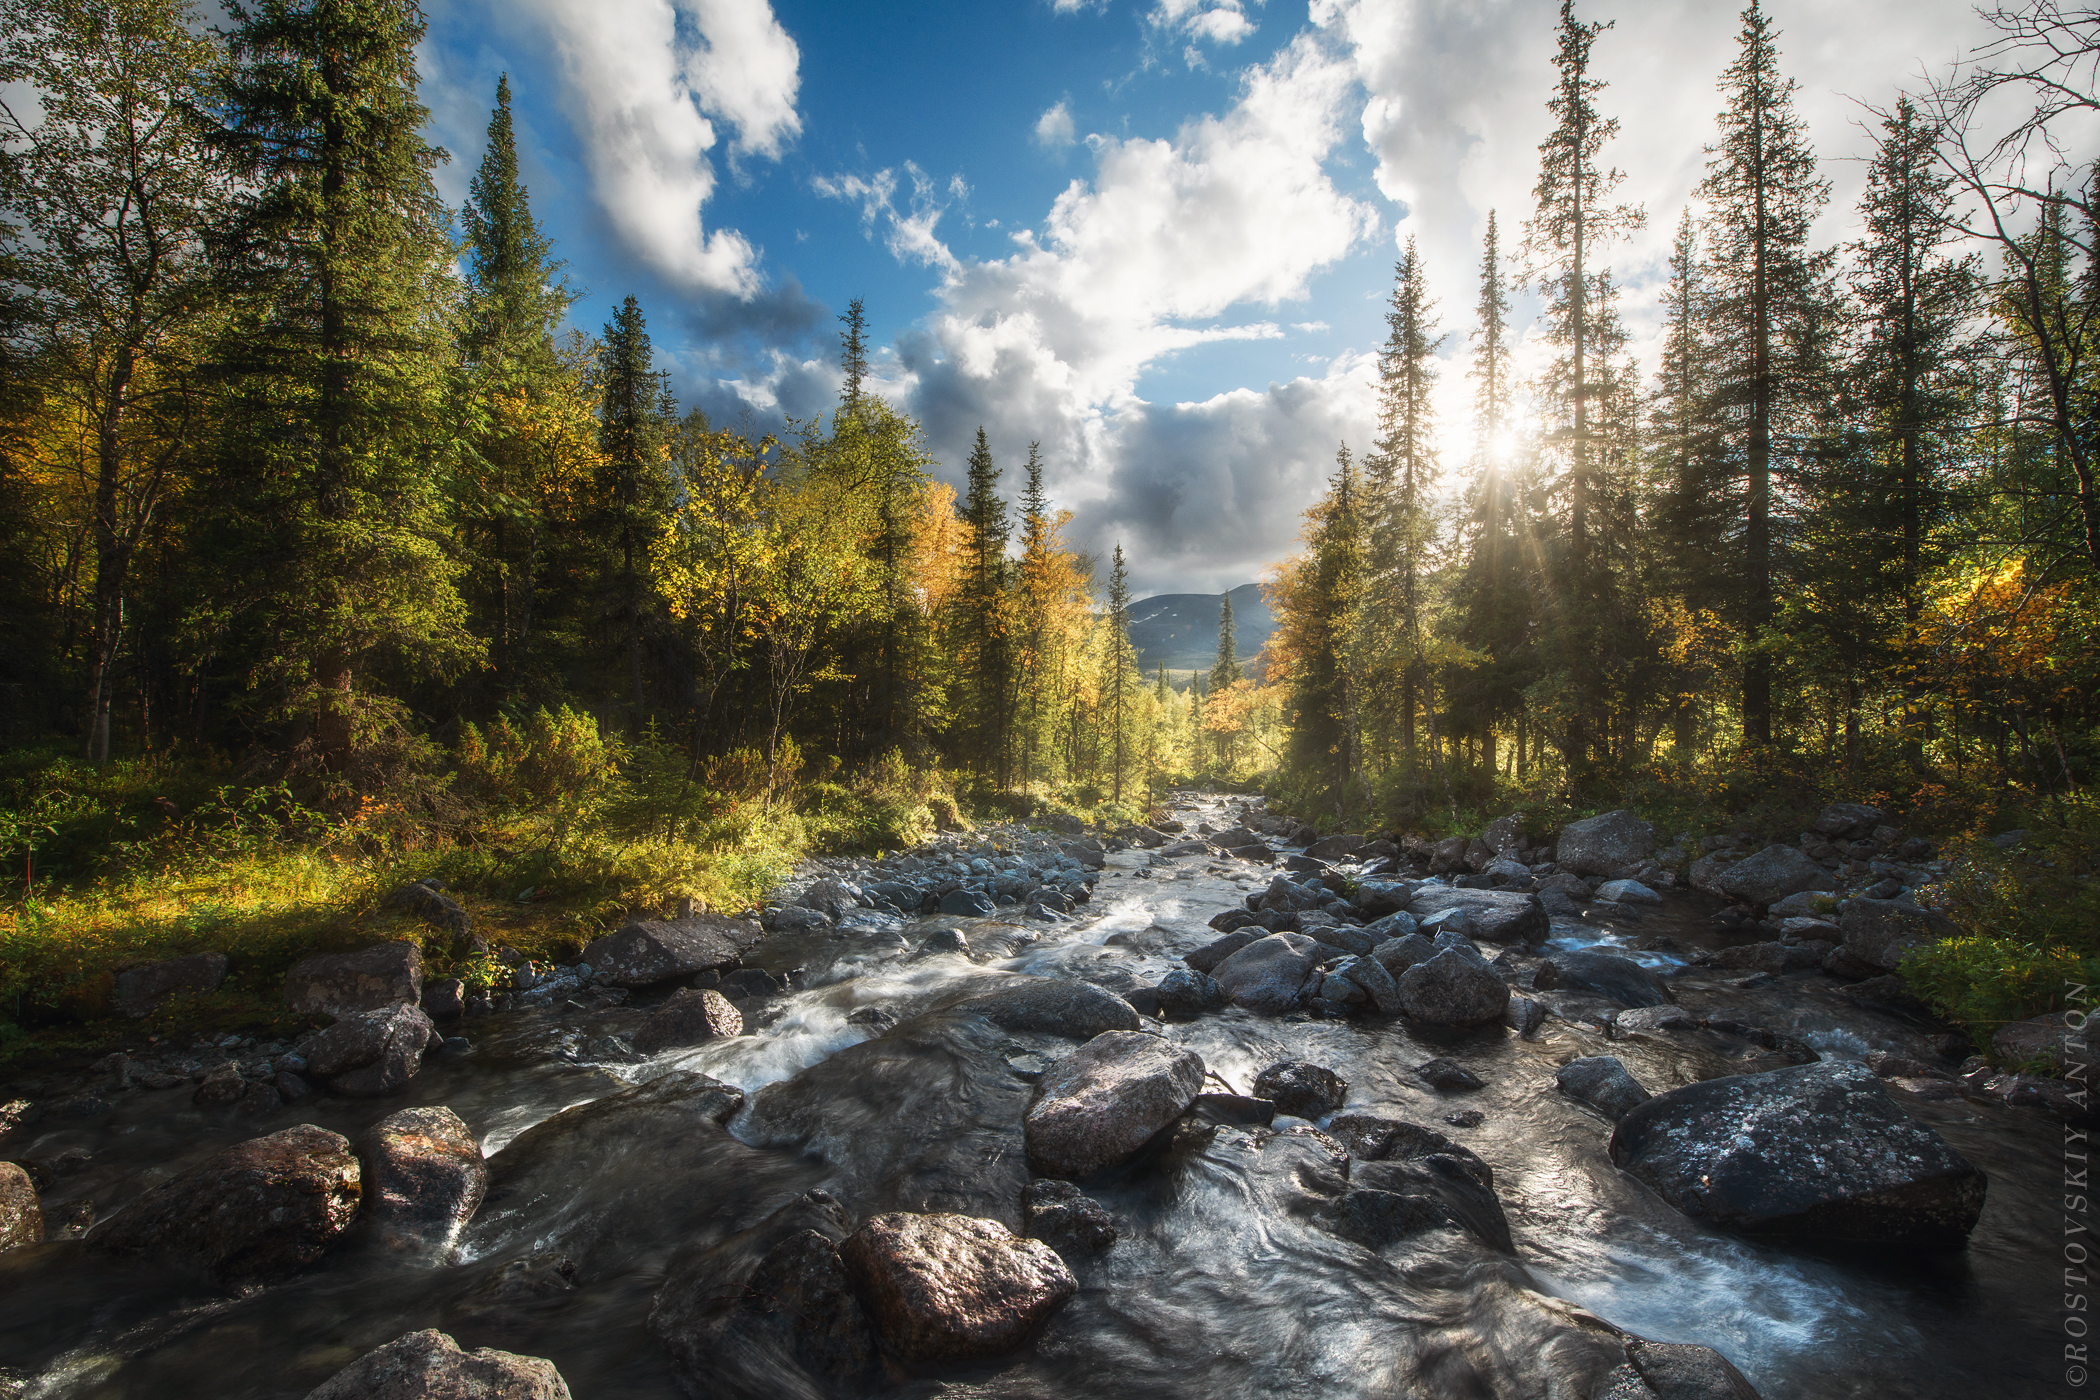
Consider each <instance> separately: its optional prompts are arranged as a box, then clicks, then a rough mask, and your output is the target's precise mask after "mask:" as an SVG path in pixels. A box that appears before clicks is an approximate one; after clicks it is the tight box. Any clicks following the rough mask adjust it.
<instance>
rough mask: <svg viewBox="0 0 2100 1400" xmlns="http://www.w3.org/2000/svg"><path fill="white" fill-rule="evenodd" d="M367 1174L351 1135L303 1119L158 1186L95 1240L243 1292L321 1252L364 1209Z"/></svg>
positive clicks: (92, 1240)
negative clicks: (187, 1269) (192, 1270)
mask: <svg viewBox="0 0 2100 1400" xmlns="http://www.w3.org/2000/svg"><path fill="white" fill-rule="evenodd" d="M361 1177H362V1174H361V1171H360V1168H359V1166H358V1161H357V1155H356V1154H355V1153H354V1152H352V1151H351V1150H350V1144H349V1142H348V1141H347V1140H345V1139H344V1138H342V1137H340V1136H338V1135H337V1134H335V1133H331V1132H328V1131H326V1130H325V1129H322V1128H316V1127H314V1126H313V1125H312V1124H310V1123H302V1124H300V1125H298V1126H297V1127H292V1128H286V1129H284V1130H283V1131H282V1132H276V1133H272V1134H270V1135H269V1136H268V1137H260V1138H251V1139H249V1140H248V1141H247V1142H243V1143H236V1144H235V1145H234V1146H232V1147H229V1148H227V1149H226V1150H225V1151H224V1152H220V1153H218V1154H217V1155H215V1156H213V1157H210V1158H207V1159H206V1160H205V1161H203V1162H200V1163H198V1164H197V1165H196V1166H194V1167H191V1168H190V1169H189V1170H188V1171H186V1172H183V1173H182V1174H181V1175H180V1176H177V1177H175V1178H174V1179H173V1180H172V1181H167V1182H163V1183H162V1184H161V1185H159V1186H156V1187H154V1188H153V1189H152V1190H150V1191H147V1192H146V1193H145V1194H144V1195H142V1196H139V1197H138V1198H137V1199H135V1200H133V1201H132V1202H131V1203H130V1204H129V1205H126V1206H125V1207H124V1208H123V1209H122V1210H120V1211H118V1212H117V1213H116V1214H115V1215H114V1216H111V1217H110V1218H109V1219H108V1220H107V1221H105V1222H104V1223H103V1224H102V1225H101V1226H100V1227H99V1228H98V1229H96V1230H95V1232H94V1233H93V1234H92V1235H90V1236H89V1237H88V1244H89V1247H90V1248H92V1249H94V1250H96V1251H98V1252H101V1253H105V1254H114V1255H120V1256H121V1255H134V1256H153V1257H157V1258H162V1259H166V1260H169V1261H171V1262H174V1263H178V1264H182V1265H185V1266H187V1267H191V1268H195V1269H198V1270H200V1271H202V1272H204V1273H205V1274H207V1275H208V1276H209V1277H210V1278H211V1279H212V1280H213V1281H214V1282H215V1283H217V1284H218V1285H219V1286H220V1287H222V1288H226V1289H228V1290H230V1291H233V1292H236V1293H238V1292H245V1291H247V1290H249V1289H250V1288H252V1287H253V1286H254V1285H256V1284H259V1283H267V1282H273V1281H275V1280H277V1279H279V1278H283V1277H285V1276H287V1275H289V1274H291V1273H293V1272H295V1271H297V1270H299V1269H302V1268H304V1267H306V1266H307V1265H308V1264H311V1263H313V1262H314V1261H315V1260H316V1259H318V1258H320V1257H321V1253H322V1251H324V1250H325V1249H327V1248H328V1246H329V1245H330V1244H331V1243H332V1242H333V1241H334V1240H335V1238H336V1236H338V1235H340V1234H341V1233H342V1232H343V1230H344V1229H345V1228H347V1227H348V1226H349V1224H350V1221H351V1219H352V1217H354V1216H355V1215H356V1213H357V1207H358V1201H359V1197H360V1195H361Z"/></svg>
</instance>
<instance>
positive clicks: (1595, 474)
mask: <svg viewBox="0 0 2100 1400" xmlns="http://www.w3.org/2000/svg"><path fill="white" fill-rule="evenodd" d="M1610 27H1611V26H1610V25H1609V24H1581V23H1578V22H1577V21H1576V19H1575V6H1574V3H1573V0H1562V4H1561V7H1560V35H1559V48H1558V50H1557V52H1556V53H1555V55H1554V59H1553V67H1554V71H1555V73H1556V74H1557V75H1558V76H1557V79H1556V81H1555V84H1554V89H1553V96H1552V98H1550V99H1549V100H1548V101H1547V103H1546V108H1547V110H1548V111H1549V112H1550V113H1551V114H1552V116H1553V121H1554V128H1553V132H1552V134H1551V135H1549V136H1548V137H1547V138H1546V140H1545V141H1544V142H1543V143H1541V144H1540V146H1539V180H1538V184H1537V186H1536V187H1535V188H1534V190H1533V196H1534V197H1535V198H1536V200H1537V201H1538V210H1537V213H1536V214H1535V215H1534V216H1533V217H1532V219H1531V221H1530V222H1529V223H1527V224H1526V225H1525V228H1524V252H1525V257H1526V261H1527V263H1528V267H1529V276H1530V278H1531V280H1532V282H1533V284H1534V285H1535V286H1537V287H1538V288H1539V290H1540V291H1541V292H1543V293H1544V296H1545V313H1546V323H1547V331H1548V335H1549V337H1550V338H1551V340H1552V343H1553V344H1555V345H1556V346H1558V347H1559V348H1560V351H1561V353H1560V355H1559V357H1558V358H1557V359H1556V360H1555V361H1554V363H1553V365H1552V367H1551V369H1550V370H1549V371H1548V373H1547V375H1546V389H1547V393H1548V396H1549V400H1550V409H1551V412H1552V415H1553V417H1554V418H1556V419H1558V420H1559V422H1558V426H1557V428H1556V430H1555V432H1554V435H1553V436H1554V442H1555V445H1556V447H1557V448H1558V449H1559V455H1560V457H1561V459H1562V461H1563V463H1564V466H1563V470H1562V473H1561V491H1562V494H1563V496H1564V499H1565V506H1564V517H1565V522H1566V523H1565V527H1564V535H1565V539H1564V543H1563V545H1562V552H1563V558H1562V559H1561V561H1560V568H1559V570H1558V575H1559V576H1558V577H1557V578H1555V579H1554V580H1553V590H1552V592H1553V603H1554V606H1555V609H1556V612H1557V617H1556V619H1555V627H1556V632H1557V638H1556V640H1557V642H1558V648H1557V649H1558V651H1559V654H1560V658H1561V663H1562V665H1563V666H1564V667H1565V669H1566V671H1567V674H1568V678H1569V689H1570V691H1571V692H1572V704H1571V708H1570V712H1569V715H1568V721H1567V727H1566V730H1565V732H1564V735H1563V737H1562V748H1563V751H1564V753H1565V755H1566V758H1567V764H1568V771H1569V776H1570V778H1571V779H1573V780H1574V781H1576V782H1577V783H1578V784H1579V783H1581V782H1583V781H1585V780H1586V779H1587V777H1588V775H1589V773H1590V771H1591V768H1592V764H1593V759H1594V754H1593V752H1592V749H1593V745H1594V743H1595V739H1596V736H1597V735H1598V733H1599V732H1600V728H1601V726H1602V724H1603V711H1604V708H1605V700H1604V696H1603V694H1602V681H1601V677H1600V674H1599V667H1598V664H1597V653H1598V649H1599V647H1600V645H1601V642H1602V637H1601V633H1602V628H1603V625H1604V614H1605V613H1606V611H1607V610H1608V608H1609V606H1610V602H1609V593H1610V578H1609V573H1608V570H1607V568H1606V566H1605V563H1604V560H1603V558H1602V557H1601V554H1600V550H1599V548H1598V541H1597V540H1596V538H1595V534H1596V530H1597V526H1598V525H1599V524H1601V523H1602V522H1601V521H1600V520H1599V519H1598V514H1599V510H1600V506H1601V501H1600V497H1602V496H1603V495H1604V493H1605V490H1606V486H1605V480H1604V478H1605V474H1606V472H1607V471H1608V470H1609V466H1610V462H1609V446H1608V444H1606V443H1605V442H1604V441H1602V438H1603V436H1604V434H1603V432H1602V429H1601V425H1600V424H1599V422H1598V421H1597V416H1598V414H1597V406H1598V400H1599V399H1600V398H1603V397H1605V396H1607V395H1609V394H1610V392H1611V391H1612V383H1611V370H1610V361H1611V357H1612V356H1613V355H1614V354H1616V353H1617V352H1618V351H1619V349H1620V348H1621V346H1622V345H1623V344H1624V332H1623V330H1621V329H1620V327H1619V323H1618V317H1617V312H1616V309H1615V307H1614V304H1613V302H1614V290H1613V287H1612V283H1611V277H1610V273H1609V271H1608V270H1606V269H1604V268H1603V266H1602V258H1601V254H1602V252H1603V250H1604V249H1605V248H1606V247H1607V246H1608V245H1609V244H1610V243H1611V242H1612V241H1614V240H1615V239H1618V238H1620V237H1623V236H1624V235H1625V234H1626V233H1627V232H1628V231H1630V230H1632V229H1635V228H1638V227H1639V226H1640V225H1641V224H1642V222H1643V221H1644V216H1643V215H1642V213H1641V211H1640V210H1639V209H1638V208H1636V207H1634V206H1631V205H1623V204H1621V205H1609V204H1607V203H1606V201H1607V200H1609V199H1610V198H1611V195H1612V191H1614V190H1615V189H1617V188H1618V186H1619V184H1620V182H1621V181H1622V180H1623V179H1624V178H1625V176H1624V174H1623V172H1621V171H1619V170H1617V169H1614V168H1611V167H1608V166H1605V165H1602V164H1601V163H1600V159H1599V158H1600V156H1601V155H1602V153H1603V149H1604V143H1605V142H1607V141H1609V140H1610V139H1611V138H1612V137H1613V136H1616V135H1617V134H1618V131H1619V122H1618V119H1617V118H1616V117H1613V118H1609V119H1607V118H1605V117H1603V116H1601V115H1600V114H1599V113H1598V111H1597V106H1596V98H1597V94H1598V93H1600V92H1602V91H1603V89H1604V86H1605V84H1604V82H1603V80H1602V79H1600V78H1597V77H1595V76H1594V75H1593V74H1592V71H1591V61H1590V51H1591V49H1592V47H1593V46H1594V45H1595V44H1596V40H1597V36H1598V35H1599V34H1601V33H1603V32H1604V31H1605V30H1606V29H1609V28H1610Z"/></svg>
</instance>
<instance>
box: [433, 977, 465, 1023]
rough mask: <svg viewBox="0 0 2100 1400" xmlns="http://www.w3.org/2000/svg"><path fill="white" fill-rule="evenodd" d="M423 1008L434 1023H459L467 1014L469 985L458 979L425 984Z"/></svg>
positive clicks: (453, 978) (443, 978) (446, 978)
mask: <svg viewBox="0 0 2100 1400" xmlns="http://www.w3.org/2000/svg"><path fill="white" fill-rule="evenodd" d="M422 1007H423V1014H424V1015H425V1016H428V1017H429V1018H430V1019H431V1020H433V1021H457V1020H458V1019H459V1018H460V1017H462V1016H464V1015H466V1014H467V984H466V983H464V982H462V981H460V980H459V979H458V978H457V977H440V978H439V979H438V980H437V981H435V982H426V983H424V984H423V1000H422Z"/></svg>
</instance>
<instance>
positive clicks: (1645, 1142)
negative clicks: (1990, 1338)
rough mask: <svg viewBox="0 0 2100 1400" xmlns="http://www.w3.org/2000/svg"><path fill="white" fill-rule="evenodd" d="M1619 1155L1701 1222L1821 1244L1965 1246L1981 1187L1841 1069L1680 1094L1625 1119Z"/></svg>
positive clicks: (1846, 1067) (1875, 1089) (1940, 1143)
mask: <svg viewBox="0 0 2100 1400" xmlns="http://www.w3.org/2000/svg"><path fill="white" fill-rule="evenodd" d="M1611 1157H1612V1161H1613V1162H1615V1163H1617V1164H1618V1165H1619V1166H1620V1167H1621V1168H1623V1169H1624V1170H1626V1171H1628V1172H1630V1173H1632V1174H1633V1175H1634V1176H1636V1177H1638V1178H1640V1180H1642V1181H1643V1182H1645V1183H1647V1184H1648V1185H1649V1186H1650V1187H1652V1188H1653V1189H1654V1190H1655V1191H1656V1193H1657V1194H1659V1195H1660V1196H1662V1198H1663V1199H1664V1200H1665V1201H1667V1202H1669V1203H1670V1204H1671V1205H1672V1206H1674V1207H1676V1208H1677V1209H1678V1210H1680V1211H1682V1212H1683V1213H1684V1214H1686V1215H1689V1216H1692V1217H1694V1218H1695V1219H1701V1220H1710V1221H1712V1222H1714V1223H1715V1224H1717V1225H1725V1226H1729V1227H1732V1228H1735V1229H1739V1230H1743V1231H1745V1232H1748V1233H1753V1234H1791V1235H1806V1236H1813V1237H1816V1238H1820V1239H1825V1240H1857V1241H1871V1242H1880V1243H1891V1244H1928V1245H1956V1244H1959V1243H1960V1242H1961V1241H1962V1240H1963V1239H1964V1238H1966V1237H1967V1235H1968V1233H1969V1231H1970V1229H1971V1228H1973V1227H1974V1226H1975V1224H1976V1217H1977V1215H1978V1214H1979V1213H1980V1212H1981V1211H1982V1209H1983V1196H1984V1189H1985V1185H1986V1183H1985V1180H1984V1176H1983V1173H1982V1172H1980V1171H1978V1170H1977V1169H1976V1168H1975V1167H1974V1166H1972V1165H1970V1163H1969V1162H1968V1160H1967V1159H1966V1158H1964V1157H1962V1156H1961V1154H1959V1153H1957V1152H1956V1151H1954V1149H1953V1148H1951V1147H1949V1146H1948V1145H1947V1143H1946V1142H1945V1140H1943V1139H1942V1138H1941V1137H1940V1135H1939V1134H1938V1133H1935V1132H1934V1131H1932V1129H1930V1128H1928V1127H1926V1126H1924V1125H1923V1124H1921V1123H1918V1122H1916V1121H1915V1120H1913V1119H1911V1118H1910V1117H1908V1116H1907V1115H1905V1114H1904V1112H1903V1111H1902V1110H1901V1109H1900V1108H1898V1107H1897V1106H1896V1104H1895V1101H1894V1100H1892V1099H1890V1098H1889V1096H1888V1093H1887V1092H1886V1091H1885V1090H1884V1089H1883V1088H1882V1087H1881V1083H1880V1081H1879V1080H1877V1079H1876V1078H1875V1077H1874V1074H1873V1072H1872V1071H1871V1070H1869V1069H1867V1068H1866V1067H1865V1066H1864V1065H1858V1064H1847V1063H1840V1062H1826V1063H1823V1064H1815V1065H1804V1066H1800V1067H1798V1068H1792V1069H1782V1070H1773V1071H1771V1072H1769V1073H1766V1074H1746V1075H1733V1076H1729V1077H1727V1078H1722V1079H1709V1080H1705V1081H1703V1082H1701V1083H1698V1084H1688V1085H1686V1086H1685V1087H1683V1088H1681V1089H1673V1090H1671V1091H1670V1092H1669V1093H1667V1094H1662V1095H1659V1096H1657V1097H1656V1098H1653V1099H1650V1100H1649V1101H1648V1102H1647V1103H1644V1104H1642V1105H1640V1106H1639V1107H1638V1108H1635V1109H1634V1110H1633V1111H1632V1112H1630V1113H1628V1114H1627V1115H1626V1116H1625V1117H1624V1118H1622V1119H1621V1120H1620V1121H1619V1126H1618V1128H1617V1130H1616V1131H1614V1132H1613V1133H1612V1139H1611Z"/></svg>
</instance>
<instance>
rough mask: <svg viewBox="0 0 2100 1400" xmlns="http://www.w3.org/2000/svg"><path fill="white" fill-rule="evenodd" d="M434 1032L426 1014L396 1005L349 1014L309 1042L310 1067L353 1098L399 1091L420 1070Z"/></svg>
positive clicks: (307, 1060)
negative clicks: (425, 1050) (426, 1047)
mask: <svg viewBox="0 0 2100 1400" xmlns="http://www.w3.org/2000/svg"><path fill="white" fill-rule="evenodd" d="M436 1034H437V1028H436V1027H435V1026H433V1025H431V1024H430V1018H429V1017H428V1016H425V1015H424V1014H423V1013H422V1012H421V1011H419V1010H418V1009H416V1007H414V1006H412V1005H408V1004H405V1003H396V1004H395V1005H392V1006H388V1007H384V1008H382V1009H380V1010H377V1011H367V1012H364V1013H362V1014H360V1015H352V1016H348V1017H346V1018H344V1019H343V1020H340V1021H338V1022H336V1023H335V1024H334V1025H332V1026H330V1027H328V1028H327V1029H326V1030H324V1031H322V1032H320V1033H319V1034H318V1035H316V1036H315V1037H314V1038H313V1040H312V1041H310V1042H309V1043H308V1044H307V1047H306V1067H307V1069H308V1070H309V1071H310V1072H312V1073H313V1074H316V1075H319V1076H320V1077H321V1078H323V1079H325V1080H327V1081H328V1087H329V1088H330V1089H332V1090H334V1091H335V1092H336V1093H338V1094H344V1095H347V1096H349V1097H351V1098H378V1097H380V1096H381V1095H383V1094H393V1093H399V1092H400V1091H401V1090H402V1089H403V1088H405V1087H406V1086H407V1084H408V1081H409V1080H411V1079H413V1078H414V1077H415V1074H416V1071H417V1070H418V1069H420V1068H422V1065H423V1049H424V1047H425V1046H427V1045H429V1044H430V1042H431V1041H432V1039H434V1038H435V1037H436Z"/></svg>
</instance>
